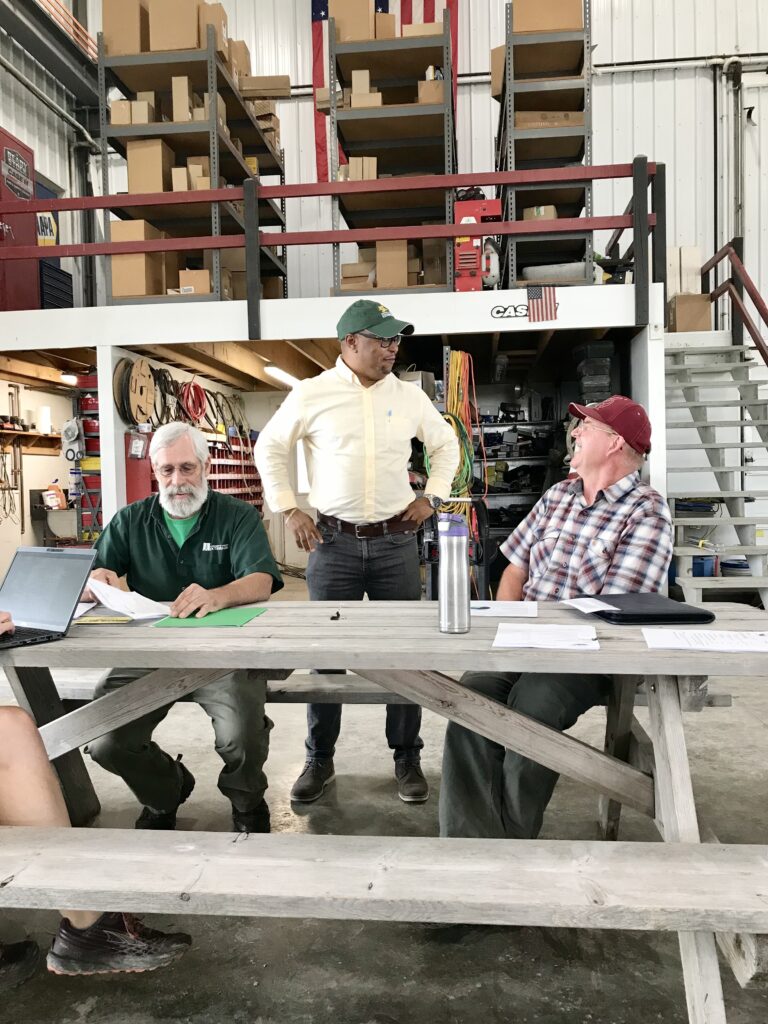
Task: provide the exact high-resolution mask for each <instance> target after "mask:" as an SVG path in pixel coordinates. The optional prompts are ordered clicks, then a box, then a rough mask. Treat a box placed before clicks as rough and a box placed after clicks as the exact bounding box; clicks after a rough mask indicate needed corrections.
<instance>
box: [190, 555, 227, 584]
mask: <svg viewBox="0 0 768 1024" xmlns="http://www.w3.org/2000/svg"><path fill="white" fill-rule="evenodd" d="M198 566H199V568H198V572H199V575H200V578H199V579H197V580H195V582H196V583H199V584H200V586H201V587H205V589H206V590H212V589H213V588H214V587H223V586H225V585H226V584H227V583H231V582H232V580H233V579H234V576H233V575H232V562H231V559H230V557H229V551H210V552H206V553H205V555H204V556H203V557H201V559H200V561H199V563H198Z"/></svg>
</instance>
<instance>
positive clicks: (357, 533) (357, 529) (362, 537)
mask: <svg viewBox="0 0 768 1024" xmlns="http://www.w3.org/2000/svg"><path fill="white" fill-rule="evenodd" d="M366 526H367V524H366V523H355V540H365V534H363V533H360V530H364V529H365V528H366Z"/></svg>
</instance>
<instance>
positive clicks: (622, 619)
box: [0, 592, 715, 626]
mask: <svg viewBox="0 0 768 1024" xmlns="http://www.w3.org/2000/svg"><path fill="white" fill-rule="evenodd" d="M1 593H2V592H0V594H1ZM598 600H600V601H605V603H606V604H612V605H614V606H615V608H616V609H617V610H616V611H615V612H614V611H608V610H607V609H606V610H604V611H599V612H595V615H598V616H599V617H600V618H601V619H604V620H605V621H606V622H613V623H615V624H616V625H619V626H621V625H624V626H657V625H665V624H668V625H676V626H685V625H704V624H705V623H707V622H713V621H714V618H715V614H714V612H711V611H709V609H707V608H702V607H701V606H700V605H693V604H685V603H684V602H683V601H672V600H671V599H670V598H668V597H664V595H663V594H601V595H600V596H599V598H598Z"/></svg>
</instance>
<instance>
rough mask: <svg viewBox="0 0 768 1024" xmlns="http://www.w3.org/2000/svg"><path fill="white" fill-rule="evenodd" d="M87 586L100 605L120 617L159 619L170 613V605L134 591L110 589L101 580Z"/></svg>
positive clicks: (90, 581)
mask: <svg viewBox="0 0 768 1024" xmlns="http://www.w3.org/2000/svg"><path fill="white" fill-rule="evenodd" d="M87 585H88V589H89V590H90V592H91V593H92V594H93V596H94V597H95V598H96V600H97V601H98V602H99V604H103V605H104V607H105V608H109V610H110V611H113V612H118V613H119V614H120V615H127V616H128V618H129V619H135V620H144V619H159V618H160V616H161V615H168V613H169V612H170V605H167V604H161V603H160V602H159V601H151V600H150V599H149V598H148V597H142V596H141V594H135V593H134V592H133V591H125V590H120V588H119V587H110V585H109V584H108V583H102V582H101V580H93V579H91V580H88V584H87Z"/></svg>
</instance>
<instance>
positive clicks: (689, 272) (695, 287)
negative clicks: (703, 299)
mask: <svg viewBox="0 0 768 1024" xmlns="http://www.w3.org/2000/svg"><path fill="white" fill-rule="evenodd" d="M703 262H704V261H703V260H702V258H701V249H700V248H699V246H698V245H681V246H680V291H681V292H682V293H683V294H684V295H686V294H694V295H695V294H696V293H697V292H699V291H700V289H701V266H702V263H703Z"/></svg>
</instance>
